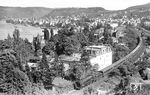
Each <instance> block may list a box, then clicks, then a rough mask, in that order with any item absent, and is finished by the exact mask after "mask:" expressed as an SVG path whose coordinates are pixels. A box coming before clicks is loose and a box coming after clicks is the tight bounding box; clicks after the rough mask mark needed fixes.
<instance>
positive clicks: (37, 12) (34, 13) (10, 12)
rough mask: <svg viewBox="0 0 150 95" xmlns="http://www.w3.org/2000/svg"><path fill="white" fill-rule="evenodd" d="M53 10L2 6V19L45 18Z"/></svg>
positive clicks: (0, 10) (0, 11)
mask: <svg viewBox="0 0 150 95" xmlns="http://www.w3.org/2000/svg"><path fill="white" fill-rule="evenodd" d="M51 10H52V9H50V8H43V7H2V6H0V17H5V16H7V17H16V18H31V17H43V16H44V15H46V14H48V13H49V12H50V11H51Z"/></svg>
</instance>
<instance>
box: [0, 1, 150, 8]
mask: <svg viewBox="0 0 150 95" xmlns="http://www.w3.org/2000/svg"><path fill="white" fill-rule="evenodd" d="M146 3H150V0H0V6H13V7H16V6H17V7H48V8H66V7H103V8H105V9H107V10H121V9H125V8H127V7H130V6H135V5H141V4H146Z"/></svg>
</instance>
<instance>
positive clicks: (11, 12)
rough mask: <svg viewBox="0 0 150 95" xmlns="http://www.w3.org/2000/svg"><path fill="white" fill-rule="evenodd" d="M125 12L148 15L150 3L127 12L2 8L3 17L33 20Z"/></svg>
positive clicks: (121, 12) (95, 9) (0, 12)
mask: <svg viewBox="0 0 150 95" xmlns="http://www.w3.org/2000/svg"><path fill="white" fill-rule="evenodd" d="M125 12H128V14H129V15H130V14H132V15H140V16H141V17H142V16H143V15H148V14H149V12H150V3H148V4H144V5H138V6H132V7H129V8H127V9H125V10H118V11H109V10H106V9H104V8H102V7H89V8H44V7H3V6H0V18H1V17H5V16H7V17H17V18H31V17H37V18H40V17H44V18H45V17H56V16H72V15H80V14H86V15H88V16H90V17H91V16H92V17H97V16H100V15H101V14H105V15H108V17H109V15H112V14H122V15H124V13H125Z"/></svg>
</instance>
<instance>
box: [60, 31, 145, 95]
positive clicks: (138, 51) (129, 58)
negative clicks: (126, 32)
mask: <svg viewBox="0 0 150 95" xmlns="http://www.w3.org/2000/svg"><path fill="white" fill-rule="evenodd" d="M137 34H138V35H139V34H140V33H139V32H138V33H137ZM139 40H140V41H139V43H138V45H137V47H136V48H135V49H134V50H133V51H132V52H130V53H129V54H128V55H126V56H125V57H124V58H122V59H120V60H118V61H116V62H114V63H113V64H112V65H110V66H108V67H106V68H104V69H102V71H103V73H104V75H107V74H108V73H110V72H111V71H113V70H114V69H116V68H118V67H119V66H121V65H123V64H124V63H125V62H131V63H134V62H136V61H137V60H138V59H139V58H140V57H141V56H142V55H143V53H144V51H145V46H144V43H143V39H142V37H141V35H139ZM101 79H103V78H101ZM101 79H100V80H101ZM94 83H95V82H94ZM94 83H92V84H90V85H93V84H94ZM90 85H89V86H90ZM71 90H73V86H72V85H68V86H67V87H65V88H62V89H60V90H59V91H58V92H61V93H59V94H58V95H60V94H62V93H67V92H69V91H71Z"/></svg>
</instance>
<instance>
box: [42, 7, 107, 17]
mask: <svg viewBox="0 0 150 95" xmlns="http://www.w3.org/2000/svg"><path fill="white" fill-rule="evenodd" d="M105 11H107V10H105V9H104V8H101V7H91V8H58V9H54V10H52V11H51V12H50V13H49V14H48V15H46V16H45V17H50V16H51V17H55V16H71V15H80V14H87V15H88V16H98V15H100V14H101V13H102V12H105Z"/></svg>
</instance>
